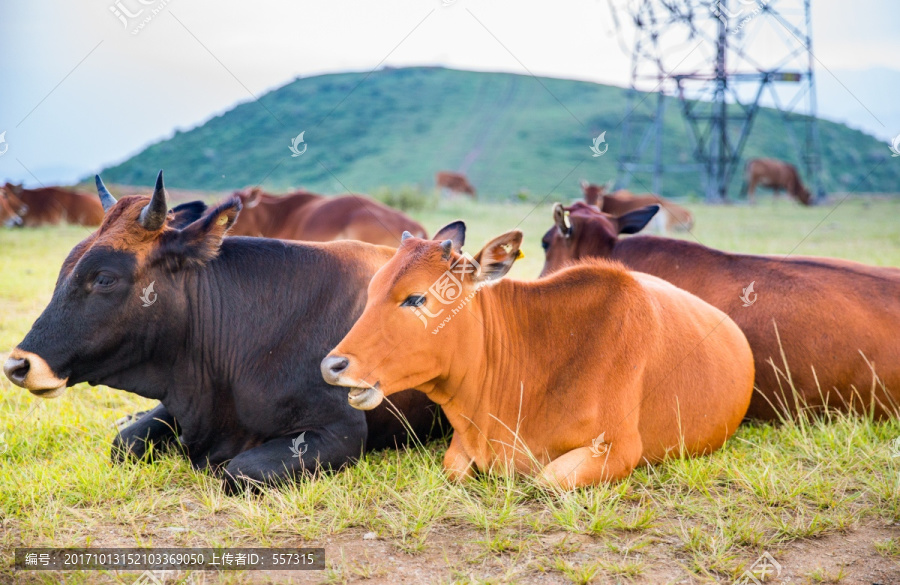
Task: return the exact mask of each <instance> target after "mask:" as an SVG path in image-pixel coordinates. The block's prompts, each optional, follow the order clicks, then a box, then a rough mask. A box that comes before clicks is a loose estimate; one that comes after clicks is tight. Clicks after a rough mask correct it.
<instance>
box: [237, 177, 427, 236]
mask: <svg viewBox="0 0 900 585" xmlns="http://www.w3.org/2000/svg"><path fill="white" fill-rule="evenodd" d="M235 196H237V197H239V198H240V200H241V203H242V205H243V211H242V212H241V215H240V218H239V219H238V221H237V223H236V224H235V226H234V229H233V230H232V232H231V235H236V236H262V237H266V238H280V239H285V240H305V241H308V242H329V241H332V240H359V241H361V242H369V243H370V244H382V245H385V246H392V247H394V248H396V247H397V245H399V243H400V236H401V235H402V234H403V232H404V231H409V232H412V233H416V234H422V236H423V237H425V228H423V227H422V226H421V225H420V224H419V223H417V222H416V221H414V220H412V219H410V218H409V217H408V216H407V215H405V214H404V213H402V212H400V211H397V210H396V209H392V208H390V207H388V206H387V205H384V204H383V203H380V202H378V201H375V200H373V199H370V198H368V197H364V196H362V195H345V196H340V197H323V196H322V195H316V194H315V193H310V192H309V191H303V190H300V191H295V192H294V193H290V194H288V195H283V196H274V195H270V194H268V193H265V192H263V191H262V190H261V189H260V188H259V187H253V188H248V189H244V190H242V191H238V192H236V193H235Z"/></svg>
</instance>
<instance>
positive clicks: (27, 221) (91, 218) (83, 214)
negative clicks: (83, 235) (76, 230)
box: [3, 183, 103, 227]
mask: <svg viewBox="0 0 900 585" xmlns="http://www.w3.org/2000/svg"><path fill="white" fill-rule="evenodd" d="M3 191H4V193H5V197H7V198H9V200H10V201H15V200H17V201H19V202H20V203H21V206H24V208H25V211H24V212H21V213H19V216H20V217H21V219H22V221H21V225H24V226H25V227H37V226H41V225H58V224H60V223H63V222H65V223H72V224H76V225H86V226H96V225H100V222H101V221H102V220H103V208H102V207H101V206H100V203H99V202H98V201H97V198H96V197H94V196H92V195H86V194H84V193H79V192H77V191H73V190H72V189H66V188H63V187H42V188H40V189H23V188H21V187H20V186H15V185H11V184H10V183H7V184H6V185H5V186H4V187H3Z"/></svg>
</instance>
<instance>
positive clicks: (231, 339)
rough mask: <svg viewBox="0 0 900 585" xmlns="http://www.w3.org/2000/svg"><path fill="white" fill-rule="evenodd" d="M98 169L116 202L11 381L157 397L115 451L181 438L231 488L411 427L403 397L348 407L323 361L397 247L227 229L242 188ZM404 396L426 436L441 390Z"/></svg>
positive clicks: (61, 284) (109, 203)
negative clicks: (147, 193) (227, 189)
mask: <svg viewBox="0 0 900 585" xmlns="http://www.w3.org/2000/svg"><path fill="white" fill-rule="evenodd" d="M97 185H98V189H99V190H100V193H101V200H102V202H103V207H104V208H105V210H106V217H105V218H104V220H103V224H102V225H101V227H100V229H98V230H97V231H96V232H94V233H93V234H91V235H90V236H89V237H88V238H87V239H85V240H84V241H83V242H81V243H80V244H78V245H77V246H75V248H74V249H73V250H72V252H71V253H70V254H69V257H68V258H67V259H66V261H65V262H64V263H63V266H62V269H61V270H60V274H59V279H58V280H57V284H56V290H55V291H54V293H53V298H52V300H51V301H50V304H49V306H48V307H47V308H46V309H45V310H44V312H43V313H42V314H41V316H40V317H39V318H38V320H37V321H36V322H35V323H34V325H33V327H32V328H31V331H29V333H28V335H27V336H26V337H25V339H24V341H22V342H21V343H20V344H19V346H18V347H16V348H15V349H14V350H13V352H12V353H11V354H10V356H9V359H8V360H7V362H6V364H5V366H4V372H5V373H6V375H7V376H8V377H9V379H10V380H12V381H13V383H15V384H17V385H19V386H22V387H24V388H27V389H28V390H30V391H31V392H32V393H33V394H35V395H38V396H45V397H52V396H58V395H59V394H61V393H62V392H63V391H64V390H65V388H66V387H67V386H72V385H74V384H78V383H79V382H85V381H86V382H89V383H90V384H93V385H96V384H105V385H108V386H112V387H114V388H120V389H123V390H127V391H129V392H134V393H135V394H138V395H140V396H144V397H146V398H152V399H156V400H159V401H160V402H161V404H160V405H159V406H158V407H156V408H155V409H153V410H152V411H150V412H149V413H147V414H146V415H144V416H143V417H142V418H140V419H139V420H138V421H137V422H135V423H133V424H132V425H130V426H129V427H127V428H126V429H124V430H123V431H121V433H120V434H119V435H118V436H117V437H116V439H115V444H114V456H115V457H116V458H121V457H123V456H127V455H129V454H130V455H134V456H136V457H143V456H144V455H145V453H147V451H148V449H149V447H150V445H151V444H152V445H153V447H154V449H155V450H156V451H163V450H165V449H167V448H171V447H173V446H175V445H179V446H180V447H182V448H183V449H184V451H185V452H186V454H187V456H188V457H189V458H190V461H191V462H192V464H193V465H195V466H197V467H199V468H207V467H209V468H213V469H219V468H224V472H225V474H224V476H225V479H226V480H227V482H228V485H229V486H230V487H232V488H233V487H236V486H238V485H239V484H243V483H246V481H247V480H253V481H257V482H264V483H275V482H279V481H282V480H285V479H290V478H294V477H296V476H298V475H301V474H302V473H304V472H309V471H314V470H316V469H319V468H326V469H327V468H339V467H341V466H343V465H346V464H348V463H350V462H351V461H353V460H354V459H355V458H357V457H359V456H360V454H361V453H362V452H363V450H364V449H368V450H371V449H377V448H384V447H389V446H394V445H395V444H397V443H402V442H405V441H406V440H407V437H406V429H405V428H404V426H403V425H402V424H401V423H400V422H399V421H398V420H397V419H396V418H395V417H394V415H393V414H392V413H390V412H388V411H387V410H386V409H379V410H378V411H374V412H372V413H367V414H365V415H364V413H361V412H359V411H357V410H354V409H352V408H350V406H348V405H347V401H346V400H345V397H344V393H343V392H340V391H338V390H337V389H335V388H332V387H331V386H328V385H327V384H325V383H324V382H323V381H322V379H321V375H320V374H319V362H320V361H321V360H322V357H323V356H324V355H325V354H326V353H327V352H328V350H329V349H330V348H331V347H333V346H334V344H335V343H337V341H338V340H340V338H341V337H342V336H343V335H344V333H346V332H347V330H349V329H350V325H351V324H352V323H353V321H354V320H355V319H356V317H357V316H358V315H359V313H360V311H361V310H362V307H363V305H364V303H365V298H366V293H365V289H366V285H367V284H368V281H369V279H370V278H371V276H372V274H374V273H375V271H376V270H377V269H378V268H379V267H380V266H381V265H382V264H384V263H385V262H386V261H387V260H388V259H389V258H390V257H391V254H392V252H393V251H392V250H391V249H390V248H386V247H381V246H373V245H370V244H364V243H361V242H335V243H326V244H301V243H299V242H298V243H294V242H285V241H280V240H268V239H262V238H241V237H238V238H223V236H225V234H226V233H227V232H228V229H229V228H230V227H231V226H232V224H233V223H234V221H235V218H236V217H237V215H238V211H239V210H240V201H239V200H238V199H236V198H234V199H231V200H228V201H226V202H225V203H223V204H221V205H219V206H218V207H215V208H213V209H212V210H210V211H209V212H207V213H205V214H203V212H204V210H205V208H206V206H205V205H204V204H202V203H199V202H195V203H189V204H185V205H180V206H178V207H176V208H175V209H173V210H172V211H168V209H167V203H166V192H165V189H164V187H163V183H162V173H160V176H159V179H158V180H157V185H156V190H155V191H154V193H153V195H152V197H138V196H132V197H123V198H122V200H120V201H118V202H116V201H115V199H113V197H112V195H110V194H109V192H108V191H107V190H106V188H105V187H104V186H103V184H102V183H101V182H100V179H99V177H97ZM395 404H396V405H397V407H398V408H399V410H400V412H401V413H402V414H403V415H405V417H406V418H407V419H408V421H409V423H410V425H411V428H412V430H414V431H415V432H416V433H417V434H418V436H419V437H420V438H422V439H424V438H426V437H428V435H429V433H430V432H431V431H432V430H433V427H434V425H433V422H434V417H435V408H434V407H433V405H431V404H430V403H429V402H428V400H427V399H426V398H425V397H424V396H422V395H421V394H419V393H417V392H406V393H404V396H403V397H402V398H401V399H400V400H398V401H396V402H395Z"/></svg>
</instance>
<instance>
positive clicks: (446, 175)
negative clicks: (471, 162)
mask: <svg viewBox="0 0 900 585" xmlns="http://www.w3.org/2000/svg"><path fill="white" fill-rule="evenodd" d="M434 183H435V185H437V187H438V189H442V190H444V189H446V190H447V191H450V192H452V193H464V194H466V195H468V196H469V197H471V198H472V199H475V195H476V194H475V187H473V186H472V183H470V182H469V179H468V178H467V177H466V176H465V175H464V174H462V173H454V172H453V171H439V172H438V173H437V174H436V175H435V176H434Z"/></svg>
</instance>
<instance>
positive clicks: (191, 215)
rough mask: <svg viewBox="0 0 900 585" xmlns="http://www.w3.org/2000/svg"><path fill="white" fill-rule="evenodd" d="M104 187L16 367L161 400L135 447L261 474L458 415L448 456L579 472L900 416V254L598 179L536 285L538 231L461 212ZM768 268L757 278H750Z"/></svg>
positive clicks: (314, 463) (338, 462)
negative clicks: (714, 218)
mask: <svg viewBox="0 0 900 585" xmlns="http://www.w3.org/2000/svg"><path fill="white" fill-rule="evenodd" d="M96 183H97V189H98V192H99V197H93V198H92V199H91V201H93V203H91V204H90V205H91V206H92V208H93V207H96V208H97V209H98V210H99V211H98V213H99V214H100V217H101V218H102V222H100V227H99V229H97V230H96V231H95V232H93V233H91V234H90V235H89V236H88V237H87V238H86V239H85V240H84V241H82V242H81V243H79V244H78V245H76V246H75V247H74V248H73V249H72V251H71V252H70V253H69V256H68V257H67V258H66V260H65V261H64V263H63V265H62V268H61V270H60V274H59V278H58V280H57V283H56V288H55V291H54V293H53V297H52V299H51V301H50V303H49V305H48V306H47V307H46V309H45V310H44V312H43V313H42V314H41V315H40V317H39V318H38V319H37V320H36V321H35V323H34V325H33V326H32V328H31V330H30V331H29V332H28V334H27V335H26V337H25V339H24V340H23V341H22V342H21V343H20V344H19V345H18V346H17V347H16V348H15V349H13V351H12V352H11V353H10V355H9V357H8V359H7V361H6V363H5V364H4V368H3V370H4V373H5V374H6V376H7V377H8V378H9V379H10V380H11V381H12V382H13V383H15V384H16V385H19V386H21V387H24V388H27V389H28V390H29V391H30V392H32V393H33V394H35V395H38V396H43V397H53V396H58V395H60V394H61V393H62V392H63V391H64V390H65V388H66V387H68V386H72V385H75V384H78V383H81V382H88V383H89V384H92V385H98V384H104V385H107V386H111V387H114V388H119V389H123V390H127V391H130V392H133V393H136V394H138V395H140V396H143V397H146V398H150V399H155V400H159V401H160V404H159V405H158V406H157V407H156V408H154V409H153V410H151V411H148V412H146V413H143V414H141V415H140V416H138V417H137V418H136V419H135V420H133V421H132V422H131V423H130V424H129V425H128V426H126V427H124V428H122V429H121V430H120V431H119V433H118V434H117V436H116V438H115V440H114V445H113V457H114V458H115V459H117V460H122V459H123V458H130V457H136V458H145V457H146V458H152V457H153V456H154V454H159V453H163V452H166V451H169V450H177V451H179V452H181V453H183V454H184V455H185V456H187V457H188V458H189V460H190V461H191V463H192V464H193V465H194V466H196V467H198V468H203V469H209V470H212V471H215V472H217V473H219V474H221V476H222V477H223V479H224V480H225V484H226V486H227V487H228V488H229V489H242V488H244V487H246V486H247V485H260V484H274V483H279V482H281V481H285V480H291V479H295V478H297V477H300V476H303V475H304V474H307V473H314V472H316V471H318V470H322V469H339V468H341V467H343V466H345V465H348V464H351V463H352V462H353V461H355V460H356V459H358V458H359V457H360V456H361V454H362V453H364V452H366V451H371V450H374V449H383V448H387V447H393V446H397V445H402V444H407V443H408V442H409V441H412V440H427V439H429V438H431V437H434V436H438V435H443V434H445V432H446V431H447V429H446V424H445V423H446V422H448V421H449V425H450V427H452V433H453V434H452V438H451V440H450V445H449V447H448V449H447V452H446V455H445V458H444V466H445V469H446V470H447V472H448V474H449V475H450V476H452V477H455V478H464V477H468V476H470V475H472V474H473V473H475V472H476V471H490V470H497V471H515V472H518V473H523V474H528V475H534V476H537V477H538V478H539V479H540V480H541V481H542V482H544V483H546V484H548V485H552V486H559V487H562V488H574V487H578V486H584V485H591V484H595V483H597V482H603V481H611V480H616V479H620V478H623V477H626V476H627V475H628V474H630V473H631V471H632V470H633V469H634V468H635V467H636V466H639V465H643V464H651V463H655V462H659V461H662V460H664V459H666V458H669V457H678V456H690V455H699V454H704V453H709V452H712V451H714V450H716V449H718V448H719V447H721V446H722V444H723V443H724V442H725V441H726V440H727V439H728V438H729V437H730V436H731V435H732V434H733V433H734V432H735V431H736V429H737V427H738V426H739V424H740V423H741V421H742V420H745V419H748V418H750V419H759V420H770V421H771V420H778V419H780V418H782V417H791V416H796V415H797V414H798V413H799V412H800V411H801V410H806V409H809V410H812V411H817V410H821V409H823V408H825V407H826V406H827V407H830V408H833V409H837V410H840V411H846V412H859V413H866V414H868V415H870V416H875V417H879V418H883V417H889V416H896V415H897V413H898V405H900V340H898V337H897V335H896V331H897V329H898V326H900V294H898V293H900V269H896V268H880V267H874V266H866V265H863V264H857V263H854V262H849V261H845V260H837V259H828V258H809V257H790V258H781V257H771V256H755V255H745V254H733V253H726V252H722V251H718V250H714V249H711V248H707V247H705V246H702V245H700V244H697V243H692V242H689V241H684V240H677V239H669V238H665V237H658V236H646V235H636V236H633V237H628V238H620V235H622V234H635V233H637V232H639V231H641V230H642V229H644V228H645V227H646V226H647V225H648V224H650V222H651V221H653V219H654V217H658V216H659V215H660V210H661V209H662V210H664V212H665V213H664V217H665V224H667V225H668V226H669V227H673V228H680V229H690V226H691V225H692V223H693V218H692V216H691V214H690V212H688V211H687V210H686V209H684V208H682V207H679V206H675V205H674V204H671V202H667V201H665V200H661V199H659V198H656V197H651V198H650V199H646V198H642V197H640V196H633V195H630V194H628V193H624V192H617V193H610V194H607V193H606V192H605V190H604V189H603V188H602V187H598V186H596V185H590V184H583V185H582V188H583V195H584V201H578V202H576V203H573V204H571V205H568V206H564V205H562V204H560V203H557V204H556V205H555V206H554V207H553V210H552V217H551V218H548V223H551V222H552V225H551V227H550V228H549V230H548V231H547V232H546V233H545V234H544V235H543V239H542V245H543V248H544V251H545V264H544V269H543V272H542V273H541V275H540V277H539V278H538V279H537V280H531V281H519V280H512V279H504V278H503V277H504V276H505V275H506V273H507V272H508V271H509V270H510V268H511V267H512V266H513V264H514V262H515V261H516V260H517V259H519V258H520V257H521V256H522V253H521V251H520V247H521V244H522V241H523V234H522V233H521V232H520V231H518V230H513V231H510V232H507V233H505V234H503V235H500V236H498V237H496V238H494V239H493V240H491V241H490V242H489V243H488V244H487V245H486V246H484V248H482V249H481V251H479V252H478V253H477V254H475V255H474V256H472V255H470V254H468V253H466V252H463V247H464V245H465V235H466V227H465V224H464V223H463V222H462V221H456V222H453V223H451V224H449V225H447V226H445V227H444V228H442V229H441V230H439V231H438V232H437V234H435V236H434V237H433V238H431V239H428V237H427V234H426V233H425V230H424V229H423V227H422V226H421V225H419V224H418V223H416V222H415V221H413V220H412V219H410V218H408V217H406V216H405V215H404V214H402V213H400V212H399V211H396V210H393V209H390V208H388V207H386V206H384V205H381V204H379V203H377V202H375V201H373V200H371V199H368V198H365V197H362V196H350V197H337V198H322V197H320V196H317V195H314V194H311V193H307V192H298V193H295V194H292V195H290V196H285V197H273V196H270V195H267V194H265V193H262V192H260V191H259V190H257V189H249V190H244V191H240V192H237V193H235V194H234V195H233V196H232V197H230V198H228V199H227V200H225V201H224V202H222V203H220V204H218V205H217V206H215V207H212V208H207V206H206V204H204V203H202V202H199V201H195V202H191V203H183V204H181V205H177V206H175V207H173V208H171V209H170V208H169V203H168V195H167V192H166V189H165V186H164V184H163V178H162V172H160V174H159V177H158V179H157V183H156V187H155V189H154V190H153V193H152V195H150V196H138V195H130V196H123V197H121V198H120V199H119V200H118V201H117V200H116V199H115V197H114V196H113V195H112V194H111V193H110V192H109V191H108V189H107V188H106V187H105V186H104V185H103V183H102V181H101V180H100V177H99V176H98V177H97V179H96ZM4 191H5V195H4V197H3V200H4V205H6V206H10V205H13V206H15V205H27V206H29V208H31V205H32V204H31V203H30V202H26V201H23V200H13V199H12V198H11V197H9V193H10V189H9V188H7V189H5V190H4ZM11 201H14V202H15V201H18V203H10V202H11ZM66 201H68V200H66ZM58 202H59V203H60V205H64V203H63V200H62V199H60V200H59V201H58ZM78 204H79V205H80V204H81V202H80V200H79V201H78ZM15 211H16V210H14V212H15ZM29 213H30V211H29ZM65 213H67V214H71V213H72V211H71V210H68V211H66V212H65ZM87 216H88V214H87V212H84V213H83V214H80V215H79V216H78V217H79V218H86V217H87ZM26 217H27V216H26ZM26 223H27V222H26ZM86 225H91V224H90V223H86ZM226 236H227V237H226ZM259 236H268V237H259ZM292 240H302V241H292ZM331 240H335V241H331ZM751 282H754V283H755V285H756V290H757V291H759V296H758V298H753V299H748V298H747V296H746V294H745V295H743V296H742V295H740V294H739V293H740V291H741V289H742V287H747V285H748V284H750V283H751ZM148 287H149V288H148ZM148 290H152V291H154V292H153V294H152V298H150V295H148ZM423 324H424V327H423ZM754 387H755V390H754Z"/></svg>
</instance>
